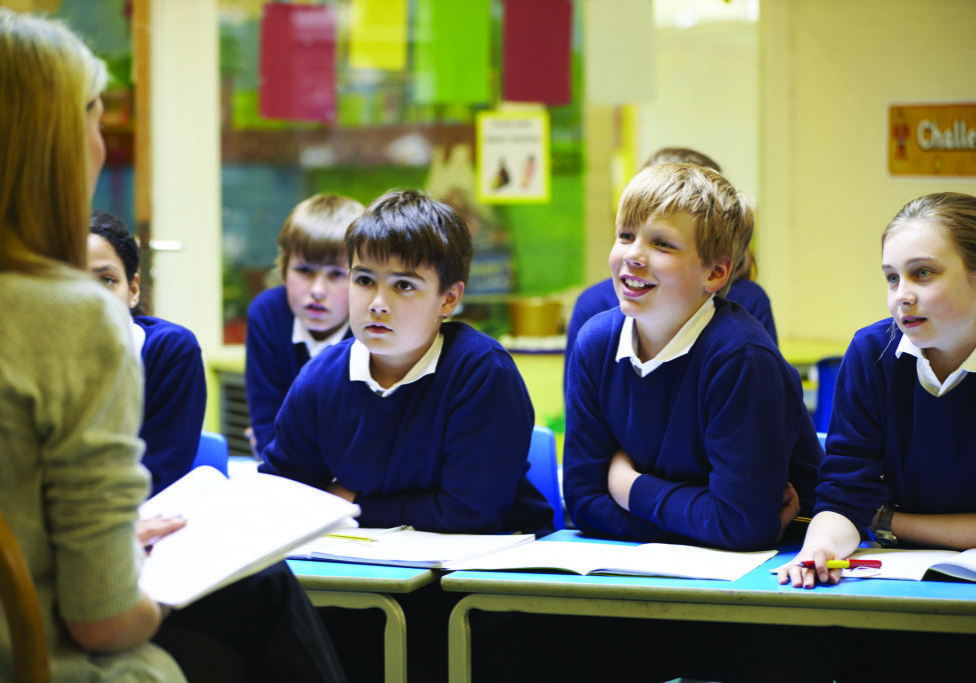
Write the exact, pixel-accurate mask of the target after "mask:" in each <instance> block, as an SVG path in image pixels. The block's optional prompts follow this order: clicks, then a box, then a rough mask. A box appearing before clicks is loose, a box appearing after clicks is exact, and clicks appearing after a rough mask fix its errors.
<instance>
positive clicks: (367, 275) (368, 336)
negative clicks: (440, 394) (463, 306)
mask: <svg viewBox="0 0 976 683" xmlns="http://www.w3.org/2000/svg"><path fill="white" fill-rule="evenodd" d="M350 278H351V281H352V282H351V284H350V289H349V324H350V326H351V328H352V333H353V334H354V335H356V339H358V340H359V341H361V342H362V343H363V344H365V345H366V347H367V348H368V349H369V352H370V369H371V370H374V371H375V372H377V373H378V374H380V375H382V376H383V377H384V378H386V379H392V380H393V381H399V380H400V379H402V378H403V376H404V375H405V374H406V373H407V372H408V371H409V370H410V368H411V367H413V365H414V364H415V363H416V362H417V361H418V360H420V358H421V356H423V355H424V353H426V352H427V349H428V348H430V345H431V344H432V343H433V341H434V338H435V337H436V336H437V333H438V331H439V330H440V327H441V320H442V319H443V318H446V317H447V316H449V315H450V314H451V313H452V312H453V311H454V308H455V307H456V306H457V304H458V302H459V301H460V300H461V294H462V293H463V292H464V283H462V282H455V283H454V284H453V285H451V286H450V287H448V288H447V291H445V292H443V293H441V292H440V291H439V290H440V288H441V287H440V280H439V278H438V276H437V271H436V270H434V269H433V268H432V267H431V266H429V265H427V264H423V263H422V264H420V265H418V266H417V267H415V268H408V267H407V266H405V265H404V263H403V262H402V261H401V260H400V259H399V258H396V257H391V258H390V259H389V260H387V261H378V260H376V259H373V258H370V257H368V256H359V255H358V254H357V255H355V256H353V260H352V269H351V273H350ZM373 377H374V379H376V380H377V381H380V377H378V376H377V374H374V376H373Z"/></svg>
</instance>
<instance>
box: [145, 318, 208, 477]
mask: <svg viewBox="0 0 976 683" xmlns="http://www.w3.org/2000/svg"><path fill="white" fill-rule="evenodd" d="M132 322H133V323H134V324H136V325H138V326H139V327H141V328H142V329H143V331H145V333H146V340H145V342H143V345H142V351H141V356H142V365H143V370H144V372H145V402H144V405H145V412H144V415H143V421H142V428H141V429H140V430H139V437H140V438H141V439H142V440H143V441H145V442H146V452H145V453H144V454H143V456H142V464H143V466H145V467H146V469H148V470H149V472H150V473H151V474H152V494H151V495H156V494H157V493H159V492H160V491H162V490H163V489H164V488H166V487H167V486H169V485H170V484H172V483H173V482H174V481H176V480H177V479H179V478H180V477H182V476H183V475H184V474H186V473H187V472H189V471H190V469H191V468H192V467H193V460H194V458H195V457H196V454H197V449H198V448H199V447H200V430H202V429H203V415H204V412H205V411H206V407H207V383H206V376H205V373H204V370H203V357H202V355H201V353H200V345H199V344H198V343H197V339H196V337H195V336H194V335H193V333H192V332H191V331H190V330H188V329H186V328H185V327H181V326H180V325H177V324H175V323H171V322H168V321H166V320H161V319H159V318H151V317H149V316H137V317H135V318H133V320H132Z"/></svg>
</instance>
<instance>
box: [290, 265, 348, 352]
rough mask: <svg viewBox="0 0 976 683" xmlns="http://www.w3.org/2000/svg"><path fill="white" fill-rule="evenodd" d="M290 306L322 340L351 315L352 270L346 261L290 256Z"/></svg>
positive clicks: (313, 334)
mask: <svg viewBox="0 0 976 683" xmlns="http://www.w3.org/2000/svg"><path fill="white" fill-rule="evenodd" d="M285 290H286V291H287V292H288V307H289V308H291V312H292V313H293V314H294V316H295V317H296V318H298V320H300V321H301V323H302V325H304V326H305V329H307V330H308V331H309V333H310V334H311V335H312V337H313V338H314V339H318V340H320V341H321V340H322V339H325V338H326V337H328V336H329V335H330V334H332V333H333V332H335V331H336V330H337V329H339V327H341V326H342V325H343V324H344V323H345V322H346V319H347V318H348V317H349V271H348V270H346V267H345V264H343V263H338V264H335V263H320V262H316V261H306V260H305V258H304V257H302V256H301V255H300V254H295V253H293V254H291V255H290V256H289V257H288V266H287V267H286V268H285Z"/></svg>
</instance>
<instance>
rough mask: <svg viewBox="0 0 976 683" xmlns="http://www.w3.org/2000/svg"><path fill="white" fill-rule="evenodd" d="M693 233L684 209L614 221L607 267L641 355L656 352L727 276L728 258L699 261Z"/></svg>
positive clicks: (621, 308) (653, 354)
mask: <svg viewBox="0 0 976 683" xmlns="http://www.w3.org/2000/svg"><path fill="white" fill-rule="evenodd" d="M695 232H696V228H695V223H694V221H693V219H692V217H691V215H690V214H687V213H677V214H675V215H673V216H671V217H669V218H663V217H659V216H657V217H655V216H652V217H651V218H650V219H649V220H648V221H647V222H646V223H645V224H644V225H640V226H636V227H633V226H623V225H618V226H617V238H616V240H615V241H614V243H613V247H612V248H611V250H610V272H611V273H612V275H613V287H614V291H615V292H616V293H617V299H618V300H619V301H620V310H621V311H623V313H624V315H626V316H629V317H631V318H634V322H635V323H636V324H637V330H638V336H639V338H640V350H639V352H640V356H641V360H644V361H647V360H649V359H650V358H651V357H653V356H655V355H657V353H658V352H659V351H660V350H661V348H663V346H664V345H665V344H667V342H668V341H670V339H671V338H672V337H673V336H674V335H675V333H677V331H678V330H679V329H681V326H682V325H684V324H685V323H686V322H687V321H688V319H689V318H690V317H691V316H692V315H693V314H694V313H695V311H697V310H698V308H700V307H701V305H702V304H703V303H705V300H706V299H707V298H708V297H709V295H710V294H711V293H712V292H717V291H718V290H720V289H721V288H722V287H723V286H724V285H725V282H726V280H727V279H728V275H729V270H730V267H731V259H730V258H728V259H726V260H727V261H728V264H724V261H723V262H722V263H719V264H715V265H706V264H704V263H702V260H701V257H699V255H698V246H697V245H696V243H695ZM723 266H724V268H723ZM644 356H646V358H645V357H644Z"/></svg>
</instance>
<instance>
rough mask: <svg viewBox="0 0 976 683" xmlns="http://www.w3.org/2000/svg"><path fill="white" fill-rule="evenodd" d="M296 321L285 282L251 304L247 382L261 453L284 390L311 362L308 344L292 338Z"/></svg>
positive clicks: (262, 294)
mask: <svg viewBox="0 0 976 683" xmlns="http://www.w3.org/2000/svg"><path fill="white" fill-rule="evenodd" d="M294 325H295V316H294V314H293V313H292V312H291V308H290V307H289V306H288V293H287V292H286V291H285V287H284V285H282V286H280V287H274V288H273V289H268V290H265V291H263V292H261V293H260V294H258V295H257V296H256V297H254V300H253V301H252V302H251V305H250V306H248V309H247V333H246V335H245V339H244V342H245V353H246V356H245V358H246V360H245V366H244V384H245V386H246V390H247V409H248V413H250V417H251V429H253V430H254V438H255V439H256V440H257V452H258V453H261V452H263V451H264V449H265V448H266V447H267V445H268V444H269V443H271V440H272V439H273V438H274V421H275V417H276V416H277V415H278V410H280V409H281V404H282V403H284V401H285V394H287V393H288V389H289V388H290V387H291V384H292V382H294V381H295V378H296V377H298V371H299V370H301V369H302V366H304V365H305V363H307V362H308V358H309V355H308V347H307V346H305V344H295V343H293V342H292V340H291V336H292V330H293V328H294Z"/></svg>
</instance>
